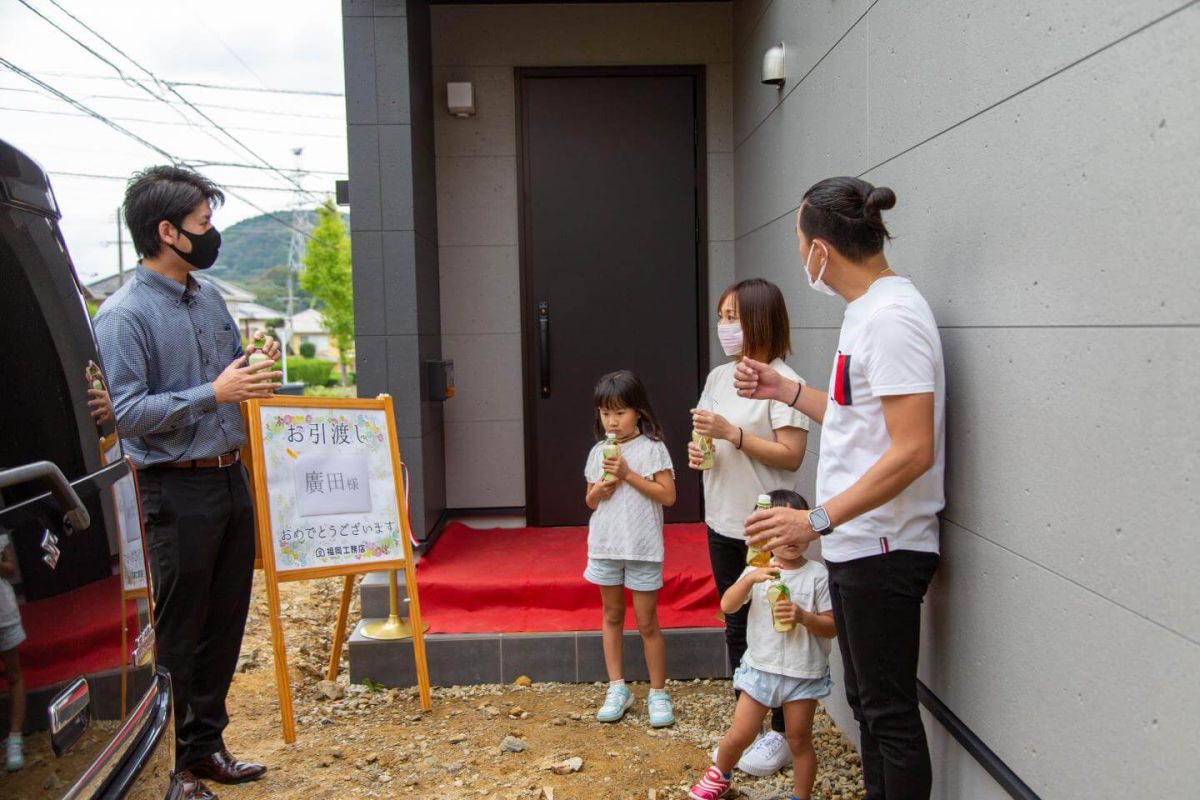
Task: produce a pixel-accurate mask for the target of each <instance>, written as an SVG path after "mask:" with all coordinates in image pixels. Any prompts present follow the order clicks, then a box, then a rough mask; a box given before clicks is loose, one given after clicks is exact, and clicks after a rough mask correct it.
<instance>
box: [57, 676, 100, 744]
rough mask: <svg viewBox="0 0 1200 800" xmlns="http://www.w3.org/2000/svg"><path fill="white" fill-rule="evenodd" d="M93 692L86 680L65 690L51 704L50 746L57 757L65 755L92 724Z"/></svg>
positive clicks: (77, 681)
mask: <svg viewBox="0 0 1200 800" xmlns="http://www.w3.org/2000/svg"><path fill="white" fill-rule="evenodd" d="M91 704H92V692H91V689H89V688H88V682H87V680H86V679H84V678H77V679H76V680H75V682H74V683H72V684H71V685H70V686H68V687H67V688H66V689H63V690H62V691H61V692H59V693H58V695H57V696H56V697H55V698H54V700H52V701H51V702H50V707H49V708H48V709H47V713H48V715H49V717H50V746H51V747H52V748H53V749H54V754H55V755H56V756H61V755H62V754H63V753H65V752H66V751H67V750H68V749H69V748H70V747H71V745H72V744H74V743H75V741H76V740H77V739H78V738H79V737H80V735H81V734H82V733H83V732H84V731H85V730H86V729H87V727H88V724H89V723H90V722H91V719H92V716H91V712H90V710H89V709H90V708H91Z"/></svg>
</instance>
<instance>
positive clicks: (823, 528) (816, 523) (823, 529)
mask: <svg viewBox="0 0 1200 800" xmlns="http://www.w3.org/2000/svg"><path fill="white" fill-rule="evenodd" d="M808 523H809V524H810V525H812V529H813V531H814V532H815V533H818V534H820V535H821V536H828V535H829V534H831V533H833V524H832V523H831V522H830V521H829V514H828V513H827V512H826V511H825V506H817V507H816V508H814V509H813V510H812V511H810V512H808Z"/></svg>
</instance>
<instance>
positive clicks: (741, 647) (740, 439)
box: [688, 278, 808, 776]
mask: <svg viewBox="0 0 1200 800" xmlns="http://www.w3.org/2000/svg"><path fill="white" fill-rule="evenodd" d="M717 312H718V324H717V335H718V337H719V338H720V340H721V347H722V349H724V351H725V354H726V355H727V356H729V359H730V360H729V361H728V362H727V363H725V364H722V365H721V366H719V367H717V368H716V369H714V370H713V371H712V372H710V373H709V375H708V380H707V381H706V382H705V384H704V391H703V393H702V394H701V396H700V403H699V406H700V407H699V408H697V409H694V410H693V411H692V424H693V426H694V428H695V430H696V432H697V433H699V434H701V435H704V436H711V437H712V439H713V443H714V445H715V447H714V458H713V467H712V469H709V470H705V471H704V507H705V522H706V523H707V524H708V554H709V560H710V562H711V564H712V571H713V579H714V580H715V582H716V585H717V592H718V594H721V595H724V594H725V592H726V591H728V590H729V587H730V586H732V585H733V584H734V583H735V582H737V580H738V578H739V577H741V574H742V571H743V570H744V569H745V568H746V536H745V533H744V527H745V520H746V515H747V514H749V513H750V512H751V511H752V510H754V502H755V500H756V499H757V498H758V496H759V495H760V494H767V493H770V492H772V491H774V490H776V489H792V490H794V489H795V488H796V482H797V474H796V471H797V470H799V469H800V464H801V462H802V461H803V460H804V451H805V447H806V445H807V443H808V418H807V417H806V416H804V415H803V414H801V413H799V412H798V411H796V410H795V409H793V408H789V407H788V405H787V404H786V403H784V402H779V401H777V400H766V401H764V400H749V399H747V398H744V397H740V396H739V395H738V393H737V388H736V387H735V386H734V383H733V372H734V368H735V367H736V366H737V363H738V361H739V360H741V358H742V356H743V354H745V355H747V356H749V357H751V358H755V359H758V360H759V361H763V362H766V363H769V364H770V365H771V366H772V367H773V368H774V369H776V370H778V371H779V373H780V374H781V375H787V376H788V377H789V378H791V379H792V380H795V381H801V380H802V379H801V378H800V376H799V375H797V374H796V373H795V372H794V371H792V369H791V368H790V367H789V366H788V365H787V364H785V363H784V362H783V359H784V357H785V356H787V355H789V354H790V353H791V351H792V347H791V325H790V322H789V320H788V312H787V305H786V304H785V303H784V301H783V293H782V292H780V291H779V287H777V286H776V285H775V284H773V283H770V282H769V281H765V280H762V279H761V278H751V279H749V280H744V281H741V282H740V283H736V284H734V285H733V286H730V287H729V288H728V289H726V290H725V292H724V294H722V295H721V299H720V301H719V302H718V303H717ZM688 454H689V463H688V466H690V467H692V469H698V468H699V467H700V464H701V458H702V455H703V454H702V453H701V451H700V449H699V448H698V447H697V446H696V445H695V444H693V445H691V446H690V447H689V450H688ZM746 613H747V609H745V608H743V609H741V610H739V611H737V612H736V613H733V614H727V615H726V616H725V644H726V647H727V648H728V649H729V667H730V669H737V667H738V664H740V663H741V660H742V654H743V653H744V652H745V651H746ZM783 730H784V721H783V712H782V710H781V709H779V708H774V709H772V713H771V730H770V731H768V732H767V734H766V735H765V736H762V737H760V738H759V739H758V741H756V742H755V743H754V745H753V746H752V747H750V748H749V749H748V750H746V752H745V754H744V755H743V756H742V759H741V761H739V762H738V768H739V769H741V770H742V771H743V772H748V773H750V774H752V775H759V776H762V775H770V774H772V773H774V772H777V771H779V770H780V769H782V768H783V767H784V766H785V765H786V764H788V763H790V761H791V755H790V754H789V752H788V748H787V742H786V741H785V740H784V737H783Z"/></svg>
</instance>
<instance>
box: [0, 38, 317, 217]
mask: <svg viewBox="0 0 1200 800" xmlns="http://www.w3.org/2000/svg"><path fill="white" fill-rule="evenodd" d="M0 66H2V67H5V68H6V69H8V70H10V71H12V72H15V73H16V74H17V75H20V76H21V77H23V78H25V79H26V80H28V81H30V82H31V83H33V84H34V85H35V86H40V87H42V88H43V89H45V90H46V91H48V92H50V93H51V94H53V95H54V96H55V97H58V98H59V99H61V100H62V101H63V102H65V103H69V104H70V105H71V106H73V107H74V108H78V109H79V110H80V111H83V112H84V113H86V114H87V115H88V116H90V117H93V118H95V119H97V120H99V121H100V122H103V123H104V124H105V125H107V126H108V127H110V128H112V129H113V130H115V131H117V132H118V133H122V134H124V135H125V136H128V137H129V138H131V139H133V140H134V141H136V142H137V143H138V144H141V145H142V146H144V147H147V148H149V149H151V150H153V151H154V152H156V153H158V154H159V155H161V156H163V157H165V158H166V159H167V160H169V161H170V162H171V163H172V164H176V165H178V164H183V165H185V166H186V165H187V162H185V161H184V160H183V159H180V158H177V157H176V156H174V155H172V154H171V153H169V152H167V151H166V150H164V149H163V148H161V147H159V146H158V145H156V144H153V143H152V142H149V141H147V140H145V139H143V138H142V137H141V136H138V135H137V134H136V133H134V132H133V131H131V130H129V129H128V128H125V127H123V126H121V125H119V124H118V123H116V122H113V121H112V120H110V119H109V118H108V117H106V116H104V115H103V114H101V113H99V112H98V111H94V110H92V109H91V108H89V107H88V106H86V105H84V104H83V103H81V102H79V101H78V100H76V99H75V98H73V97H71V96H70V95H68V94H66V93H64V92H60V91H59V90H58V89H55V88H54V87H53V86H51V85H50V84H48V83H46V82H45V81H43V80H41V79H40V78H38V77H36V76H34V75H32V74H30V73H28V72H26V71H25V70H23V69H21V68H20V67H18V66H17V65H16V64H13V63H12V62H11V61H8V60H7V59H5V58H4V57H3V56H0ZM227 194H229V195H230V196H231V197H235V198H237V199H238V200H241V201H242V202H243V203H245V204H246V205H248V206H250V207H251V208H253V209H254V210H255V211H257V212H259V213H260V214H265V215H266V216H268V217H270V218H271V219H273V220H275V221H276V222H277V223H279V224H280V225H282V226H283V227H285V228H287V229H288V230H296V228H294V227H293V226H292V224H291V223H290V222H288V221H287V220H284V219H281V218H280V217H277V216H276V215H275V214H272V213H271V212H270V211H267V210H266V209H265V208H263V207H262V206H260V205H258V204H257V203H254V202H252V201H251V200H249V199H247V198H246V197H245V195H241V194H238V193H237V192H236V191H234V190H232V189H230V190H229V191H228V192H227ZM319 199H320V200H321V201H322V202H323V201H324V199H323V198H319ZM304 235H305V236H306V237H308V239H309V240H311V241H317V240H316V239H313V237H312V236H311V235H309V234H308V233H307V232H304Z"/></svg>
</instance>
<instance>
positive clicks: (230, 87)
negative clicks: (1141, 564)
mask: <svg viewBox="0 0 1200 800" xmlns="http://www.w3.org/2000/svg"><path fill="white" fill-rule="evenodd" d="M37 74H39V75H45V76H47V77H50V78H77V79H79V80H86V81H120V80H122V78H120V77H118V76H116V75H92V74H89V73H86V72H55V71H39V72H38V73H37ZM162 82H163V83H164V84H169V85H171V86H190V87H195V88H197V89H220V90H221V91H226V92H257V93H259V94H301V95H312V96H314V97H345V95H344V94H343V93H341V92H326V91H320V90H317V89H285V88H282V87H268V86H264V87H262V88H259V87H257V86H237V85H235V84H229V83H198V82H195V81H171V80H167V79H166V78H163V79H162Z"/></svg>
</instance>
